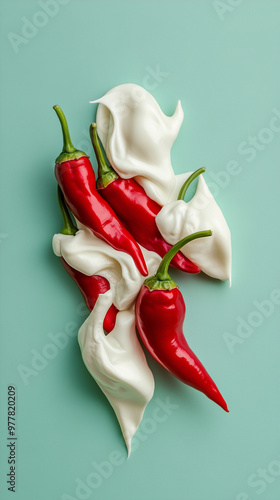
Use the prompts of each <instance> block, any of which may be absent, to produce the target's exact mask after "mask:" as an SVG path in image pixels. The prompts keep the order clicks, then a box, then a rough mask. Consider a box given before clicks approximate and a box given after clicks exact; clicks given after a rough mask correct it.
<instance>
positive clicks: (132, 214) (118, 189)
mask: <svg viewBox="0 0 280 500" xmlns="http://www.w3.org/2000/svg"><path fill="white" fill-rule="evenodd" d="M90 135H91V140H92V144H93V147H94V151H95V155H96V158H97V162H98V179H97V190H98V191H99V193H100V195H101V196H102V198H103V199H104V200H106V201H107V202H108V203H109V204H110V206H111V207H112V209H113V210H114V211H115V213H116V214H117V216H118V217H119V218H120V220H121V221H122V223H123V224H124V226H125V227H126V229H127V230H128V231H129V232H130V234H132V236H133V237H134V238H135V240H136V241H137V242H138V243H139V244H140V245H142V246H143V247H144V248H146V249H147V250H151V251H153V252H156V253H157V254H158V255H160V256H161V257H163V256H164V255H165V254H166V252H167V251H168V250H169V249H170V248H171V245H169V243H167V242H166V241H165V240H164V238H163V237H162V235H161V234H160V232H159V230H158V228H157V225H156V220H155V219H156V216H157V214H158V213H159V211H160V210H161V206H160V205H159V204H158V203H156V202H155V201H153V200H151V198H149V196H147V195H146V193H145V190H144V189H143V188H142V186H140V184H138V183H137V182H136V181H135V180H134V179H122V178H121V177H119V175H118V174H117V173H116V172H115V171H114V170H113V168H112V167H111V166H109V165H107V163H106V162H105V159H104V156H103V154H102V151H101V148H100V145H99V142H98V138H97V132H96V124H95V123H92V124H91V128H90ZM171 266H173V267H176V268H177V269H180V270H181V271H184V272H188V273H193V274H196V273H199V272H200V269H199V267H198V266H197V265H196V264H194V263H193V262H191V261H190V260H189V259H188V258H187V257H185V256H184V255H183V254H182V253H181V252H178V253H177V254H176V255H175V256H174V257H173V259H172V261H171Z"/></svg>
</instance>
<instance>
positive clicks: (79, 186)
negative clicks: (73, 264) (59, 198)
mask: <svg viewBox="0 0 280 500" xmlns="http://www.w3.org/2000/svg"><path fill="white" fill-rule="evenodd" d="M54 110H55V111H56V113H57V115H58V118H59V120H60V123H61V126H62V133H63V141H64V146H63V151H62V153H61V154H60V155H59V157H58V158H57V159H56V165H55V176H56V179H57V182H58V184H59V186H60V188H61V190H62V192H63V195H64V198H65V201H66V203H67V205H68V207H69V208H70V210H71V212H72V213H73V214H74V215H75V217H76V218H77V220H79V221H80V222H81V223H82V224H84V225H85V226H87V227H88V228H89V229H91V231H92V232H93V233H94V234H95V235H96V236H98V237H99V238H101V239H103V240H105V241H106V242H107V243H108V244H109V245H111V246H112V247H113V248H114V249H115V250H119V251H122V252H126V253H128V254H129V255H130V256H131V257H132V258H133V260H134V262H135V265H136V267H137V268H138V270H139V272H140V273H141V274H142V275H143V276H147V275H148V271H147V266H146V263H145V259H144V256H143V254H142V252H141V249H140V247H139V245H138V244H137V243H136V241H135V240H134V238H133V237H132V236H131V234H129V232H128V231H127V229H125V227H124V226H123V224H122V223H121V222H120V220H119V219H118V217H117V216H116V214H115V213H114V211H113V209H112V208H111V207H110V206H109V205H108V203H107V202H106V201H105V200H103V198H101V196H100V194H99V193H98V192H97V190H96V186H95V176H94V172H93V169H92V166H91V163H90V161H89V158H88V156H87V155H86V154H85V153H84V152H83V151H78V150H76V149H75V148H74V146H73V145H72V142H71V139H70V135H69V130H68V125H67V122H66V119H65V116H64V114H63V112H62V110H61V109H60V107H59V106H54Z"/></svg>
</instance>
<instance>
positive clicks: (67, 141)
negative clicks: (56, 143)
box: [53, 104, 77, 153]
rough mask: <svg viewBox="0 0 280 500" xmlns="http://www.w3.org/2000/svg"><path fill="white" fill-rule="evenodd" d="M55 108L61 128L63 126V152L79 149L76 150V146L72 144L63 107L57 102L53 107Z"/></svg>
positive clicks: (72, 151)
mask: <svg viewBox="0 0 280 500" xmlns="http://www.w3.org/2000/svg"><path fill="white" fill-rule="evenodd" d="M53 109H54V110H55V112H56V114H57V116H58V118H59V121H60V124H61V128H62V134H63V149H62V153H74V152H75V151H77V150H76V148H74V146H73V144H72V141H71V138H70V133H69V128H68V124H67V121H66V118H65V115H64V113H63V111H62V109H61V108H60V106H58V105H57V104H56V105H55V106H54V107H53Z"/></svg>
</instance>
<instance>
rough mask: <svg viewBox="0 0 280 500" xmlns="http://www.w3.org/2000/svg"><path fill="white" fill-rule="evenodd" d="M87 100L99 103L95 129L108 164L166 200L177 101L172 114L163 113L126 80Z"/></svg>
mask: <svg viewBox="0 0 280 500" xmlns="http://www.w3.org/2000/svg"><path fill="white" fill-rule="evenodd" d="M91 102H95V103H96V102H97V103H99V106H98V110H97V116H96V123H97V131H98V134H99V136H100V139H101V142H102V144H103V146H104V149H105V151H106V154H107V157H108V160H109V161H110V163H111V165H112V167H113V168H114V169H115V170H116V172H117V173H118V174H119V175H120V177H122V178H124V179H128V178H131V177H135V180H136V181H137V182H138V183H139V184H140V185H141V186H142V187H143V188H144V189H145V191H146V193H147V195H148V196H149V197H150V198H152V199H153V200H155V201H156V202H157V203H160V204H162V205H163V204H164V203H166V202H167V200H168V198H169V196H170V194H171V193H172V190H173V189H174V187H175V174H174V171H173V169H172V165H171V160H170V150H171V147H172V145H173V142H174V141H175V139H176V137H177V135H178V132H179V130H180V127H181V124H182V121H183V117H184V114H183V110H182V106H181V103H180V101H178V103H177V107H176V110H175V113H174V114H173V116H170V117H169V116H166V115H165V114H164V113H163V111H162V110H161V108H160V107H159V105H158V103H157V101H156V100H155V99H154V97H153V96H152V95H151V94H150V93H149V92H147V90H145V89H144V88H142V87H140V86H139V85H135V84H132V83H128V84H123V85H119V86H117V87H114V88H113V89H111V90H109V92H107V93H106V94H105V95H104V96H103V97H101V98H100V99H97V100H95V101H91Z"/></svg>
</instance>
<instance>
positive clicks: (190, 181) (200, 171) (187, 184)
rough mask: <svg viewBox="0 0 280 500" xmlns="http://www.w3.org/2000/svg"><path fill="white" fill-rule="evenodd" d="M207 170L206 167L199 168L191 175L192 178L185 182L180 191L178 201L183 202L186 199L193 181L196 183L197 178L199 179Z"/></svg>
mask: <svg viewBox="0 0 280 500" xmlns="http://www.w3.org/2000/svg"><path fill="white" fill-rule="evenodd" d="M205 170H206V168H205V167H202V168H199V169H198V170H196V171H195V172H193V173H192V174H191V175H190V177H188V178H187V180H186V181H185V182H184V184H183V186H182V187H181V189H180V191H179V194H178V198H177V199H178V200H183V199H184V198H185V196H186V192H187V189H188V187H189V185H190V184H191V183H192V181H194V179H196V177H198V176H199V175H200V174H203V173H204V172H205Z"/></svg>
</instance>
